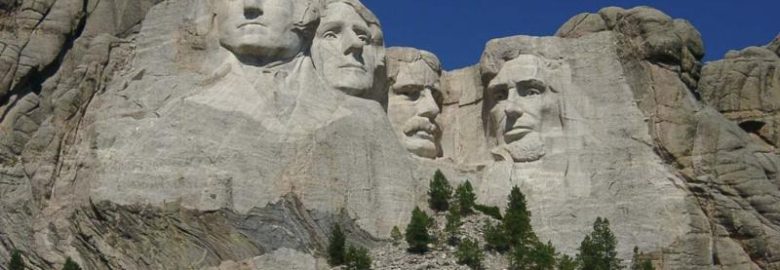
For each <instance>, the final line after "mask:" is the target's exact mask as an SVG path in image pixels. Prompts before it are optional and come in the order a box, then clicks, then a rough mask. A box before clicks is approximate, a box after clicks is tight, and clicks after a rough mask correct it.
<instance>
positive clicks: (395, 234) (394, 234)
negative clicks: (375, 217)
mask: <svg viewBox="0 0 780 270" xmlns="http://www.w3.org/2000/svg"><path fill="white" fill-rule="evenodd" d="M390 238H393V245H398V244H399V243H400V242H401V239H404V235H403V234H401V230H399V229H398V226H393V230H392V231H390Z"/></svg>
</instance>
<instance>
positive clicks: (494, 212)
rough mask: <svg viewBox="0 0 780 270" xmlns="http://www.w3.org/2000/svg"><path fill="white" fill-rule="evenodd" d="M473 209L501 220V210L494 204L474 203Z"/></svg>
mask: <svg viewBox="0 0 780 270" xmlns="http://www.w3.org/2000/svg"><path fill="white" fill-rule="evenodd" d="M474 210H477V211H479V212H482V213H483V214H485V215H488V216H490V217H492V218H495V219H497V220H501V218H502V217H501V210H499V209H498V207H496V206H487V205H481V204H476V205H474Z"/></svg>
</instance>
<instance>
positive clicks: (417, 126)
mask: <svg viewBox="0 0 780 270" xmlns="http://www.w3.org/2000/svg"><path fill="white" fill-rule="evenodd" d="M438 130H439V127H438V126H436V124H434V123H432V122H431V120H430V119H428V118H425V117H419V116H415V117H412V118H411V119H409V121H406V124H405V125H404V129H403V131H404V134H406V136H411V135H414V134H415V133H417V132H418V131H425V132H427V133H429V134H431V135H434V134H436V131H438Z"/></svg>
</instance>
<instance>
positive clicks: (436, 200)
mask: <svg viewBox="0 0 780 270" xmlns="http://www.w3.org/2000/svg"><path fill="white" fill-rule="evenodd" d="M428 196H429V198H428V204H429V206H430V207H431V209H433V210H434V211H436V212H442V211H446V210H447V209H448V208H449V207H450V204H449V201H450V198H452V186H450V183H449V181H447V178H446V177H444V174H442V173H441V171H440V170H436V173H434V174H433V180H431V184H430V189H429V190H428Z"/></svg>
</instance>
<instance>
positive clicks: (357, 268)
mask: <svg viewBox="0 0 780 270" xmlns="http://www.w3.org/2000/svg"><path fill="white" fill-rule="evenodd" d="M344 262H345V264H346V266H347V270H368V269H371V256H369V255H368V249H366V248H364V247H358V248H356V247H354V246H349V248H348V249H347V254H346V255H345V256H344Z"/></svg>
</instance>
